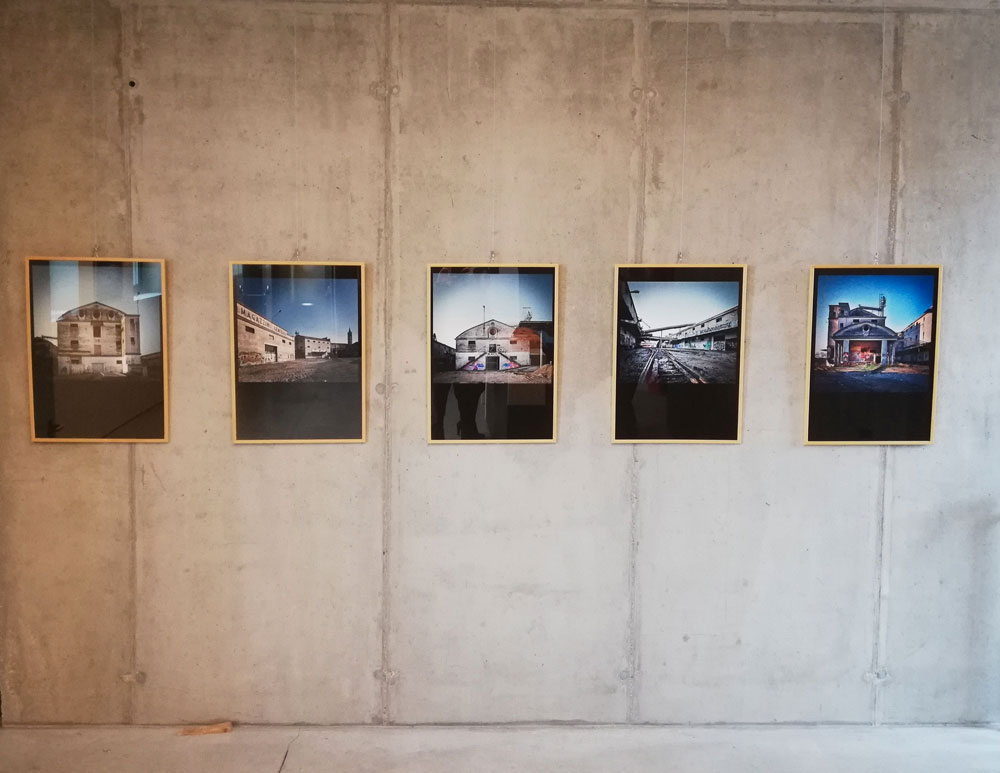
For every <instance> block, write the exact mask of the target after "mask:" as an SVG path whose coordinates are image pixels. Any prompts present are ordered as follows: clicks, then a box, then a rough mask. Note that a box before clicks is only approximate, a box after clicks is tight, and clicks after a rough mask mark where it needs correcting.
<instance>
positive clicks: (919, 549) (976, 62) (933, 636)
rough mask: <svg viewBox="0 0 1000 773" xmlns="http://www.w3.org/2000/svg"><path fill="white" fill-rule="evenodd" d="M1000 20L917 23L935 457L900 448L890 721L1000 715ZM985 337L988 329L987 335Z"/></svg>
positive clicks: (914, 46) (913, 34)
mask: <svg viewBox="0 0 1000 773" xmlns="http://www.w3.org/2000/svg"><path fill="white" fill-rule="evenodd" d="M997 40H1000V22H998V20H997V19H996V18H992V19H982V18H972V17H966V18H942V17H930V16H913V17H907V19H906V21H905V25H904V27H903V46H902V50H901V62H900V64H901V72H902V87H903V102H904V104H903V107H902V116H901V120H902V159H903V176H902V187H901V195H900V210H899V211H900V226H899V231H898V234H899V245H898V248H897V258H898V261H899V262H900V263H939V264H941V265H942V266H943V267H944V271H943V277H944V278H943V285H942V286H943V293H944V297H943V299H942V302H941V308H942V312H941V318H940V324H941V334H940V338H939V340H940V346H941V349H940V353H939V357H940V370H939V373H938V398H937V414H936V421H935V443H934V445H933V446H929V447H924V448H899V449H892V450H891V451H890V452H889V454H890V457H889V468H888V470H889V473H888V487H887V496H886V508H887V510H886V518H887V522H888V525H889V531H890V534H891V539H890V543H889V546H890V552H889V555H888V557H887V571H888V577H889V582H888V591H889V593H888V598H889V604H888V614H887V621H886V625H887V634H886V637H887V645H886V662H885V668H886V670H887V672H888V682H887V683H886V686H885V709H884V718H885V720H886V721H890V722H965V721H987V720H990V721H996V719H997V718H998V717H1000V665H998V663H997V658H996V657H995V653H996V652H997V649H998V645H1000V599H998V596H997V583H998V582H1000V565H998V562H997V556H998V555H1000V534H998V523H1000V500H998V493H1000V491H998V483H1000V446H998V444H997V440H996V438H997V430H996V428H997V427H998V426H1000V406H998V405H997V399H996V396H997V383H998V381H1000V365H998V363H997V359H996V358H995V357H993V356H992V355H991V354H990V346H989V342H988V337H989V334H988V333H987V334H986V335H987V338H986V339H984V337H983V334H984V333H985V332H986V331H987V330H988V325H989V319H990V318H991V314H992V310H991V298H990V297H988V296H990V295H991V294H992V293H993V292H994V291H995V288H997V287H998V286H1000V263H998V261H997V244H998V242H1000V220H998V218H997V212H998V211H1000V157H998V154H997V147H998V142H1000V92H998V90H997V84H996V73H997V70H998V68H1000V47H998V46H997ZM984 326H985V327H984Z"/></svg>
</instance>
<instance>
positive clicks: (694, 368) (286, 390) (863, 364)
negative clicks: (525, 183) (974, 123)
mask: <svg viewBox="0 0 1000 773" xmlns="http://www.w3.org/2000/svg"><path fill="white" fill-rule="evenodd" d="M26 274H27V295H28V324H27V328H28V343H29V352H30V366H29V381H30V399H31V425H32V439H33V440H36V441H47V442H79V441H110V442H165V441H166V440H167V438H168V425H169V421H168V389H167V384H168V378H167V373H168V357H167V314H166V281H165V264H164V262H163V261H162V260H138V259H124V258H121V259H109V258H93V259H84V258H28V261H27V272H26ZM229 274H230V275H229V311H228V317H229V326H230V337H229V344H230V353H231V362H232V416H233V440H234V442H237V443H280V442H296V443H310V442H311V443H328V442H363V441H364V440H365V439H366V424H367V422H366V407H367V399H366V396H367V358H366V350H367V349H368V347H369V345H368V342H367V341H366V330H367V328H366V320H365V291H364V288H365V266H364V264H362V263H329V262H323V263H321V262H302V261H296V262H280V263H265V262H243V263H231V264H230V268H229ZM427 283H428V288H427V289H428V298H429V308H428V315H427V341H428V345H427V379H428V388H427V391H428V401H427V402H428V406H427V415H428V440H429V442H431V443H482V442H507V443H518V442H522V443H523V442H543V443H544V442H554V441H555V439H556V415H557V398H558V389H557V386H558V375H559V364H560V357H561V353H560V348H559V347H560V345H561V341H560V334H559V302H558V300H559V267H558V266H557V265H554V264H461V265H458V264H439V265H431V266H429V267H428V273H427ZM940 293H941V269H940V267H938V266H817V267H814V268H813V269H812V275H811V282H810V294H809V306H808V308H809V325H808V329H809V332H808V343H807V357H806V363H807V365H806V384H807V399H806V405H805V414H806V415H805V427H806V438H805V440H806V443H808V444H919V443H929V442H931V440H932V436H933V416H934V394H935V374H936V370H937V361H938V350H937V341H938V319H939V314H938V307H939V304H940ZM607 303H608V305H609V306H613V319H614V330H613V341H614V362H613V379H612V384H613V386H612V411H611V413H612V440H613V441H614V442H618V443H672V442H676V443H698V442H700V443H738V442H740V440H741V426H742V412H743V380H744V371H745V370H746V351H747V350H746V333H745V331H746V266H742V265H724V264H713V265H677V264H672V265H643V264H638V265H637V264H630V265H618V266H616V267H615V284H614V294H613V300H612V297H611V293H609V297H608V299H607ZM781 311H782V310H780V309H770V310H768V309H762V310H758V311H757V312H756V313H758V314H764V315H765V317H766V319H769V320H771V321H772V322H773V325H771V324H766V325H762V326H760V328H761V330H762V331H767V332H766V337H765V338H764V340H762V341H760V342H759V345H758V350H759V352H760V354H759V357H760V367H761V368H764V369H765V370H764V372H763V373H762V375H766V369H767V368H768V367H771V368H774V369H775V370H777V367H778V363H779V362H781V361H787V360H789V359H792V358H795V354H794V352H796V351H797V350H798V348H797V347H798V344H797V343H793V342H794V341H796V340H797V339H798V336H799V335H800V333H799V331H797V330H795V329H787V328H786V326H784V325H783V324H782V323H781V319H783V318H787V315H785V314H782V313H781ZM571 340H572V342H573V345H574V346H575V347H580V355H581V359H582V360H585V361H586V363H587V366H588V367H590V368H592V369H595V370H598V371H601V370H603V368H604V365H603V363H602V361H601V357H600V351H601V350H602V348H603V347H602V344H603V343H604V342H603V341H595V340H587V339H586V337H584V336H573V337H572V339H571ZM769 361H770V362H771V363H772V364H771V365H770V366H769V365H768V364H767V363H768V362H769ZM760 388H762V389H766V388H767V385H766V379H763V380H762V382H761V386H760Z"/></svg>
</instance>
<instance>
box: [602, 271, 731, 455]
mask: <svg viewBox="0 0 1000 773" xmlns="http://www.w3.org/2000/svg"><path fill="white" fill-rule="evenodd" d="M745 271H746V269H745V267H744V266H740V265H675V264H671V265H646V266H638V265H621V266H617V267H616V268H615V285H616V288H617V290H616V297H615V374H614V416H613V417H612V431H613V439H614V441H615V442H619V443H636V442H648V443H655V442H659V443H670V442H676V443H681V442H687V443H694V442H712V443H736V442H739V440H740V413H741V399H740V388H741V384H742V373H743V327H744V325H743V295H744V287H745V281H744V279H745Z"/></svg>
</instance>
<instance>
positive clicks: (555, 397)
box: [425, 263, 561, 445]
mask: <svg viewBox="0 0 1000 773" xmlns="http://www.w3.org/2000/svg"><path fill="white" fill-rule="evenodd" d="M438 268H453V269H494V268H550V269H552V437H551V438H529V439H520V438H483V439H482V440H460V439H454V440H448V439H434V438H433V437H431V434H432V433H431V428H432V424H433V422H432V417H431V409H432V399H431V395H432V389H431V384H432V379H433V373H432V372H431V358H432V356H433V354H432V350H431V341H432V340H433V339H432V335H433V329H432V323H433V320H432V319H431V311H432V307H433V297H434V295H433V292H434V291H433V286H432V278H433V275H434V269H438ZM560 361H561V353H560V348H559V264H558V263H430V264H428V266H427V350H426V358H425V366H426V368H427V442H428V444H430V445H455V444H464V445H487V444H494V443H536V444H537V443H556V442H557V441H558V439H559V365H560Z"/></svg>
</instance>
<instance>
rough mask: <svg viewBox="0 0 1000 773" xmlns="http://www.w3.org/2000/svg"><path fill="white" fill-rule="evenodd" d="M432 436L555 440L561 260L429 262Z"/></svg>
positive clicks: (446, 440)
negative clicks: (541, 262) (547, 262)
mask: <svg viewBox="0 0 1000 773" xmlns="http://www.w3.org/2000/svg"><path fill="white" fill-rule="evenodd" d="M427 283H428V297H429V299H430V302H429V308H428V315H427V317H428V318H427V340H428V350H427V357H428V368H427V372H428V390H427V391H428V396H429V399H428V409H427V419H428V425H429V426H428V439H429V442H431V443H483V442H494V443H552V442H555V439H556V395H557V392H556V379H557V374H558V362H559V361H558V349H557V341H558V324H557V319H558V295H559V267H558V266H556V265H554V264H503V263H496V264H473V265H458V264H442V265H433V266H429V267H428V271H427Z"/></svg>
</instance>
